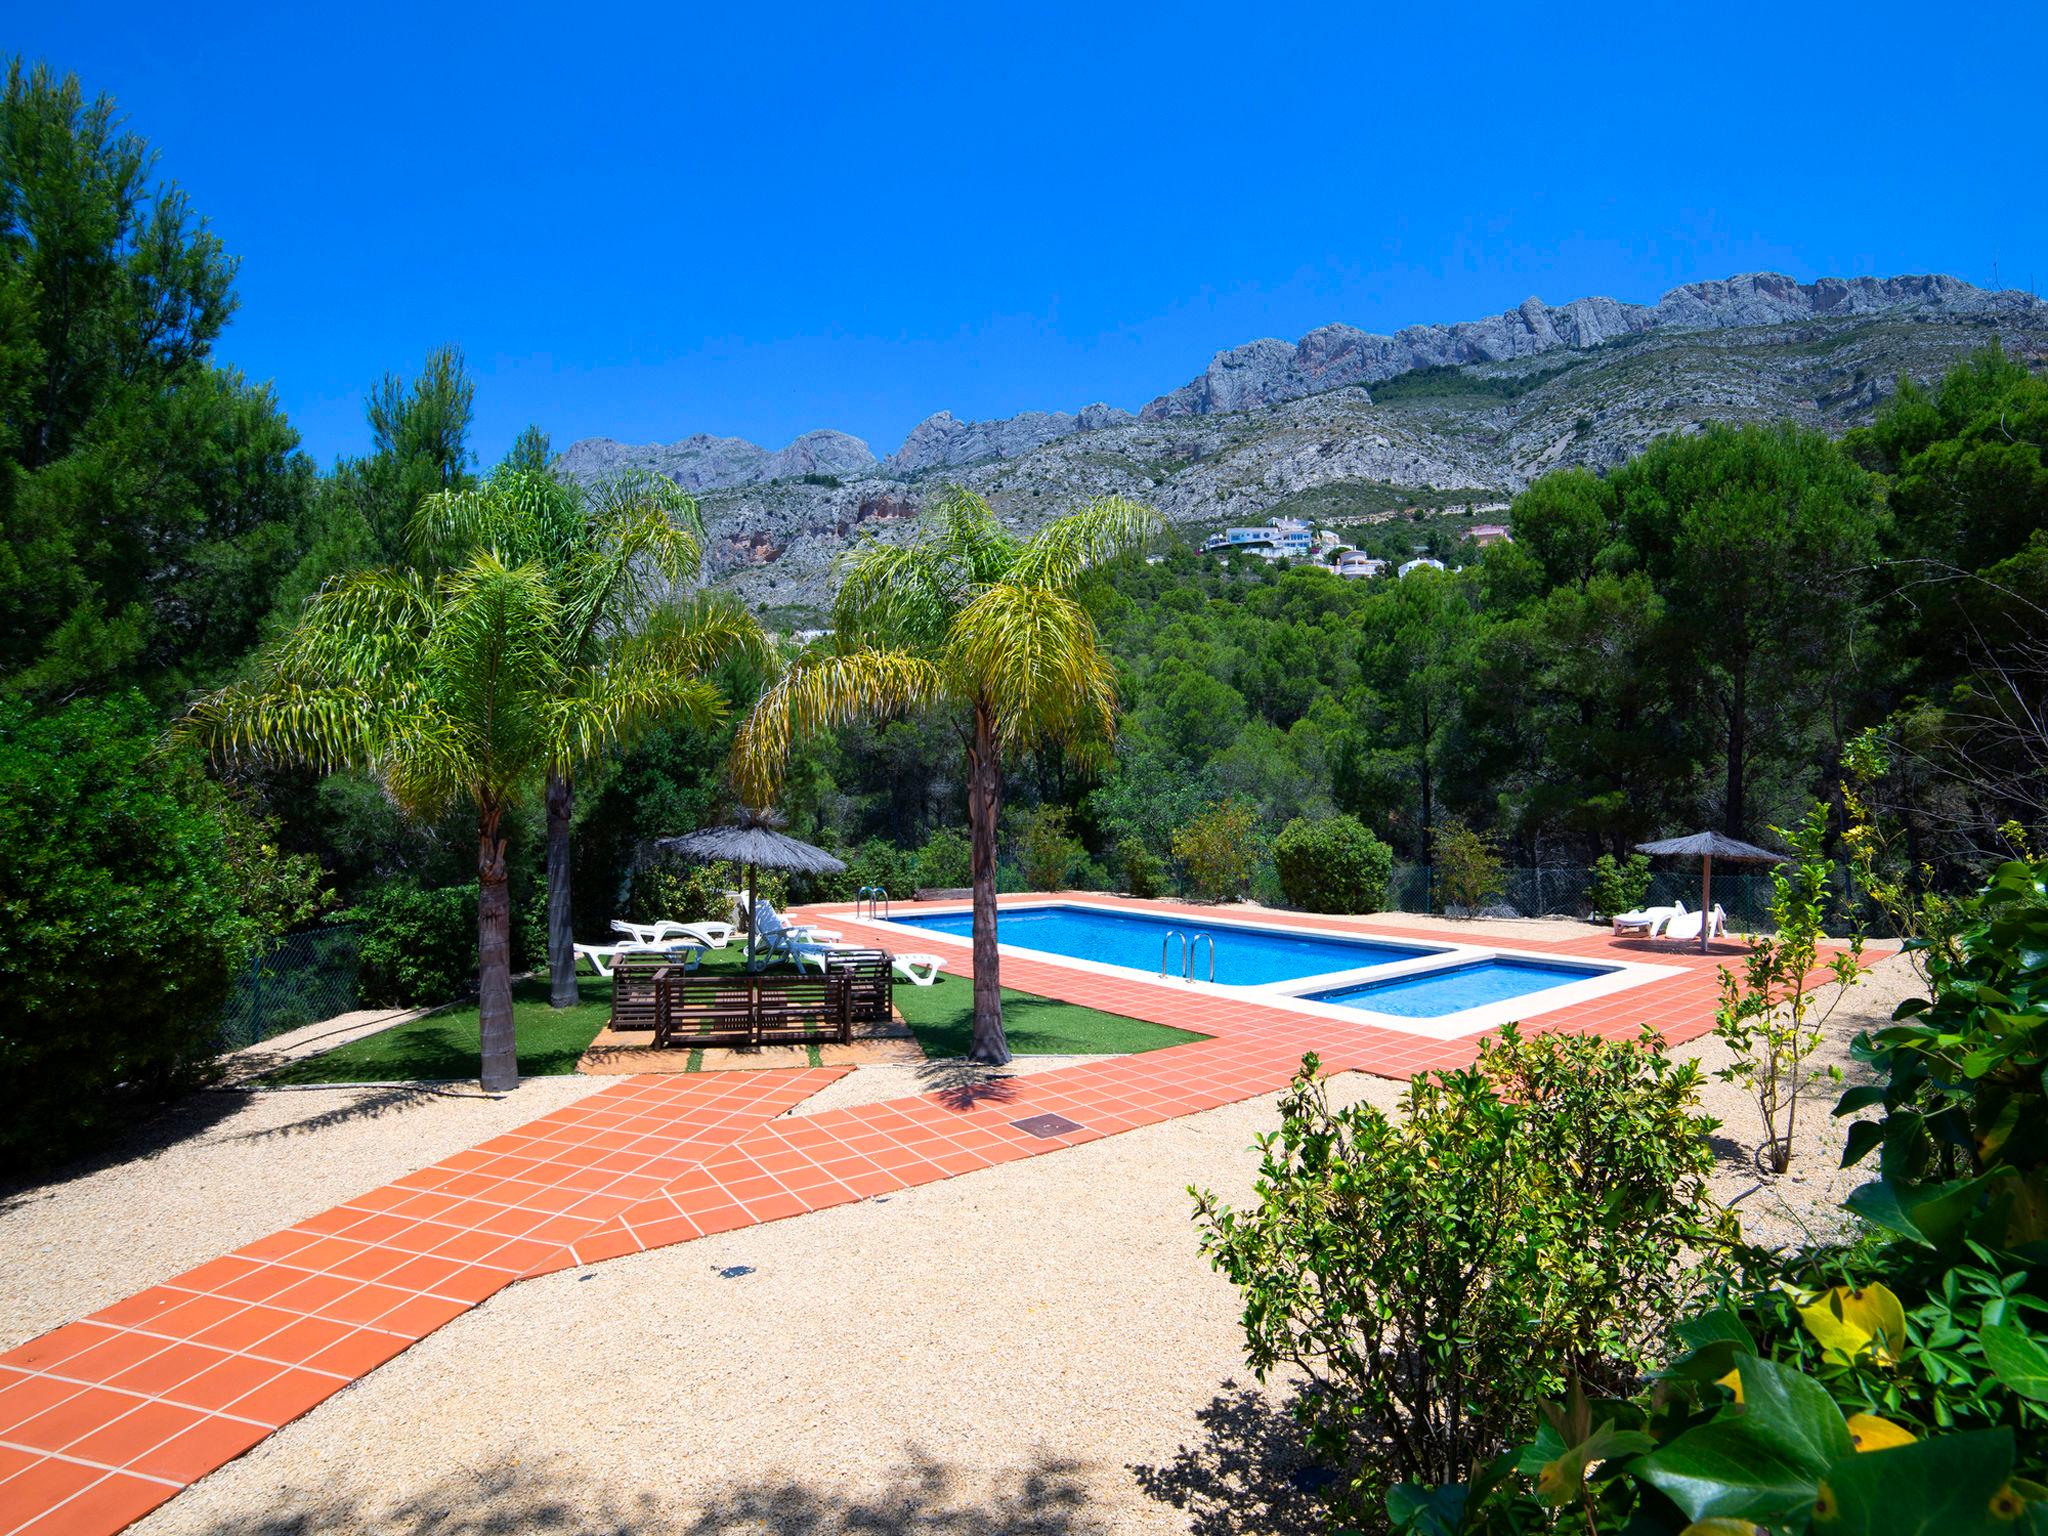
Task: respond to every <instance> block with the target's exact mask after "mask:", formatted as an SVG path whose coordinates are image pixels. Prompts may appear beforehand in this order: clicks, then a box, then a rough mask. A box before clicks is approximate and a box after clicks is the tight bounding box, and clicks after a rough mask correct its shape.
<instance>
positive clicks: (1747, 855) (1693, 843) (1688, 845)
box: [1636, 832, 1785, 955]
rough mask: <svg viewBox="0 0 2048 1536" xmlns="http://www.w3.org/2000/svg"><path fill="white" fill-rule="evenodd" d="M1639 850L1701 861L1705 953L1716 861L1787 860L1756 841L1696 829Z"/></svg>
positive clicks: (1641, 847)
mask: <svg viewBox="0 0 2048 1536" xmlns="http://www.w3.org/2000/svg"><path fill="white" fill-rule="evenodd" d="M1636 852H1637V853H1648V854H1653V855H1658V856H1663V855H1667V854H1668V855H1670V856H1672V857H1674V858H1686V859H1698V860H1699V861H1700V912H1701V914H1702V916H1701V918H1700V953H1701V954H1703V955H1704V954H1705V953H1706V952H1707V935H1708V933H1709V932H1710V931H1711V930H1712V928H1713V926H1714V925H1713V923H1712V922H1711V921H1710V920H1709V918H1708V916H1707V914H1711V913H1712V912H1713V910H1714V902H1713V896H1714V860H1716V859H1727V860H1729V861H1730V862H1732V863H1736V864H1782V863H1784V862H1785V856H1784V855H1783V854H1782V853H1773V852H1771V850H1770V849H1768V848H1759V847H1757V845H1756V844H1755V843H1745V842H1743V841H1742V839H1741V838H1739V837H1724V836H1723V835H1722V834H1721V833H1719V832H1694V833H1692V834H1691V835H1689V836H1686V837H1667V838H1665V839H1663V840H1662V841H1661V842H1655V843H1637V844H1636Z"/></svg>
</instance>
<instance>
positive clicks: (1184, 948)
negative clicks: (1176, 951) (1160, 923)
mask: <svg viewBox="0 0 2048 1536" xmlns="http://www.w3.org/2000/svg"><path fill="white" fill-rule="evenodd" d="M1175 939H1179V940H1180V953H1181V960H1182V962H1183V964H1185V962H1186V960H1187V953H1188V936H1187V935H1186V934H1184V933H1182V932H1181V931H1180V930H1179V929H1178V928H1169V929H1167V930H1166V932H1165V934H1164V935H1162V936H1161V938H1160V940H1159V974H1160V975H1162V976H1171V975H1172V974H1173V972H1171V971H1169V970H1168V969H1167V968H1166V947H1167V946H1168V945H1169V944H1171V943H1172V942H1173V941H1174V940H1175Z"/></svg>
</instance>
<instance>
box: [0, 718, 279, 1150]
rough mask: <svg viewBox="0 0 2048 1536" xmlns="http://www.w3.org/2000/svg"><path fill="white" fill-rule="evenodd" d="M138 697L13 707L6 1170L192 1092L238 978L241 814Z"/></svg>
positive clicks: (254, 930)
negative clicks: (237, 821)
mask: <svg viewBox="0 0 2048 1536" xmlns="http://www.w3.org/2000/svg"><path fill="white" fill-rule="evenodd" d="M155 737H156V731H155V724H154V721H153V720H152V718H151V716H150V714H149V711H148V710H147V709H146V708H145V707H144V705H143V704H142V702H141V701H140V700H139V699H135V698H124V699H116V700H111V701H105V702H83V703H74V704H69V705H66V706H64V707H63V708H61V709H56V710H50V711H45V712H36V711H34V710H32V709H31V708H30V706H28V705H27V704H25V703H22V702H20V701H18V700H7V699H0V848H4V849H5V850H6V856H5V857H4V858H0V997H4V998H5V999H6V1002H5V1005H4V1007H0V1095H4V1097H5V1101H6V1105H7V1112H6V1114H5V1115H0V1163H5V1164H9V1165H15V1166H36V1165H40V1164H44V1163H48V1162H52V1161H55V1160H56V1159H58V1158H60V1157H63V1156H65V1155H67V1154H69V1153H71V1152H74V1151H76V1150H79V1149H80V1148H82V1147H84V1146H87V1145H89V1144H91V1143H92V1142H94V1141H96V1140H99V1139H102V1138H103V1137H104V1136H106V1135H108V1134H110V1133H111V1132H113V1131H114V1130H116V1129H118V1127H119V1126H120V1125H121V1124H122V1123H123V1122H124V1121H125V1120H127V1119H128V1118H129V1117H130V1116H131V1115H132V1114H133V1113H134V1112H135V1111H136V1110H137V1109H138V1108H140V1107H141V1106H143V1105H147V1104H150V1103H154V1102H158V1101H160V1100H162V1099H164V1098H166V1097H168V1096H170V1095H171V1094H174V1093H176V1092H178V1091H180V1090H181V1089H183V1088H184V1087H186V1086H188V1085H190V1084H191V1083H192V1082H194V1081H196V1080H197V1079H198V1077H199V1076H200V1075H202V1073H203V1070H204V1067H205V1064H206V1062H207V1061H208V1060H209V1059H210V1057H211V1056H212V1054H213V1049H214V1045H215V1040H216V1030H217V1025H218V1020H219V1016H220V1011H221V1006H222V1004H223V1003H224V1002H225V1001H226V999H227V996H228V992H229V989H230V987H231V986H232V984H233V980H234V974H235V970H236V967H237V966H238V965H239V964H240V963H241V962H242V961H243V960H244V959H245V958H246V957H247V956H248V954H249V952H250V950H251V949H252V947H253V945H254V943H255V941H256V940H257V939H258V938H259V937H261V934H260V932H259V925H258V924H257V923H256V922H254V921H252V920H251V919H250V918H249V917H248V916H247V915H245V913H244V912H243V910H242V905H241V902H242V891H241V889H240V886H239V883H238V880H237V876H236V872H235V867H234V865H233V864H232V863H231V862H230V859H229V855H228V841H229V838H230V836H231V835H236V836H239V835H240V833H239V832H238V831H236V830H235V829H233V828H231V827H230V826H229V825H228V824H227V815H228V812H229V811H230V810H231V809H232V808H231V807H228V806H226V805H225V804H224V802H223V799H222V797H221V795H220V793H219V791H218V790H217V789H215V788H214V786H212V785H210V784H208V783H207V782H206V780H205V779H204V778H203V777H202V776H201V775H200V773H199V771H198V769H197V767H196V766H195V765H194V764H193V763H192V762H190V761H188V760H187V759H185V758H184V757H182V756H167V755H162V754H160V753H159V752H158V751H157V748H156V740H155Z"/></svg>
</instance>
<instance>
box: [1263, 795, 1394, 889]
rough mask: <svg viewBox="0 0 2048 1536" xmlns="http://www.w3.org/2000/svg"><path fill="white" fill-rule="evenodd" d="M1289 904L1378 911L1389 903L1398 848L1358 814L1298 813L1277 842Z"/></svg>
mask: <svg viewBox="0 0 2048 1536" xmlns="http://www.w3.org/2000/svg"><path fill="white" fill-rule="evenodd" d="M1273 863H1274V866H1275V868H1276V869H1277V870H1278V872H1279V876H1280V889H1281V891H1282V893H1283V894H1284V896H1285V898H1286V901H1287V904H1288V905H1289V906H1291V907H1299V908H1300V909H1301V910H1302V911H1304V912H1378V911H1380V910H1381V909H1383V908H1384V907H1385V906H1386V904H1387V882H1388V880H1389V879H1391V878H1392V877H1393V873H1394V850H1393V849H1391V848H1389V847H1388V846H1387V845H1386V844H1385V843H1383V842H1381V841H1380V840H1379V839H1378V838H1376V837H1374V836H1373V835H1372V833H1370V832H1368V831H1367V830H1366V828H1365V823H1363V822H1362V821H1360V820H1359V819H1358V818H1357V817H1356V816H1330V817H1327V818H1325V819H1323V820H1321V821H1309V820H1307V819H1306V818H1303V817H1299V816H1297V817H1296V818H1295V819H1294V820H1293V821H1290V822H1289V823H1287V825H1286V826H1285V827H1283V828H1281V830H1280V835H1279V837H1277V838H1275V839H1274V841H1273Z"/></svg>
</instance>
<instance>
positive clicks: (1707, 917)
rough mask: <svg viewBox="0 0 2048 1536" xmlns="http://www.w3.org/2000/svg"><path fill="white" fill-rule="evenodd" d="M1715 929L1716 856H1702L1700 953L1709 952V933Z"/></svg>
mask: <svg viewBox="0 0 2048 1536" xmlns="http://www.w3.org/2000/svg"><path fill="white" fill-rule="evenodd" d="M1713 931H1714V856H1713V855H1712V854H1711V853H1709V854H1703V855H1701V857H1700V953H1701V954H1703V955H1704V954H1705V953H1706V952H1707V935H1708V934H1710V933H1712V932H1713Z"/></svg>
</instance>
